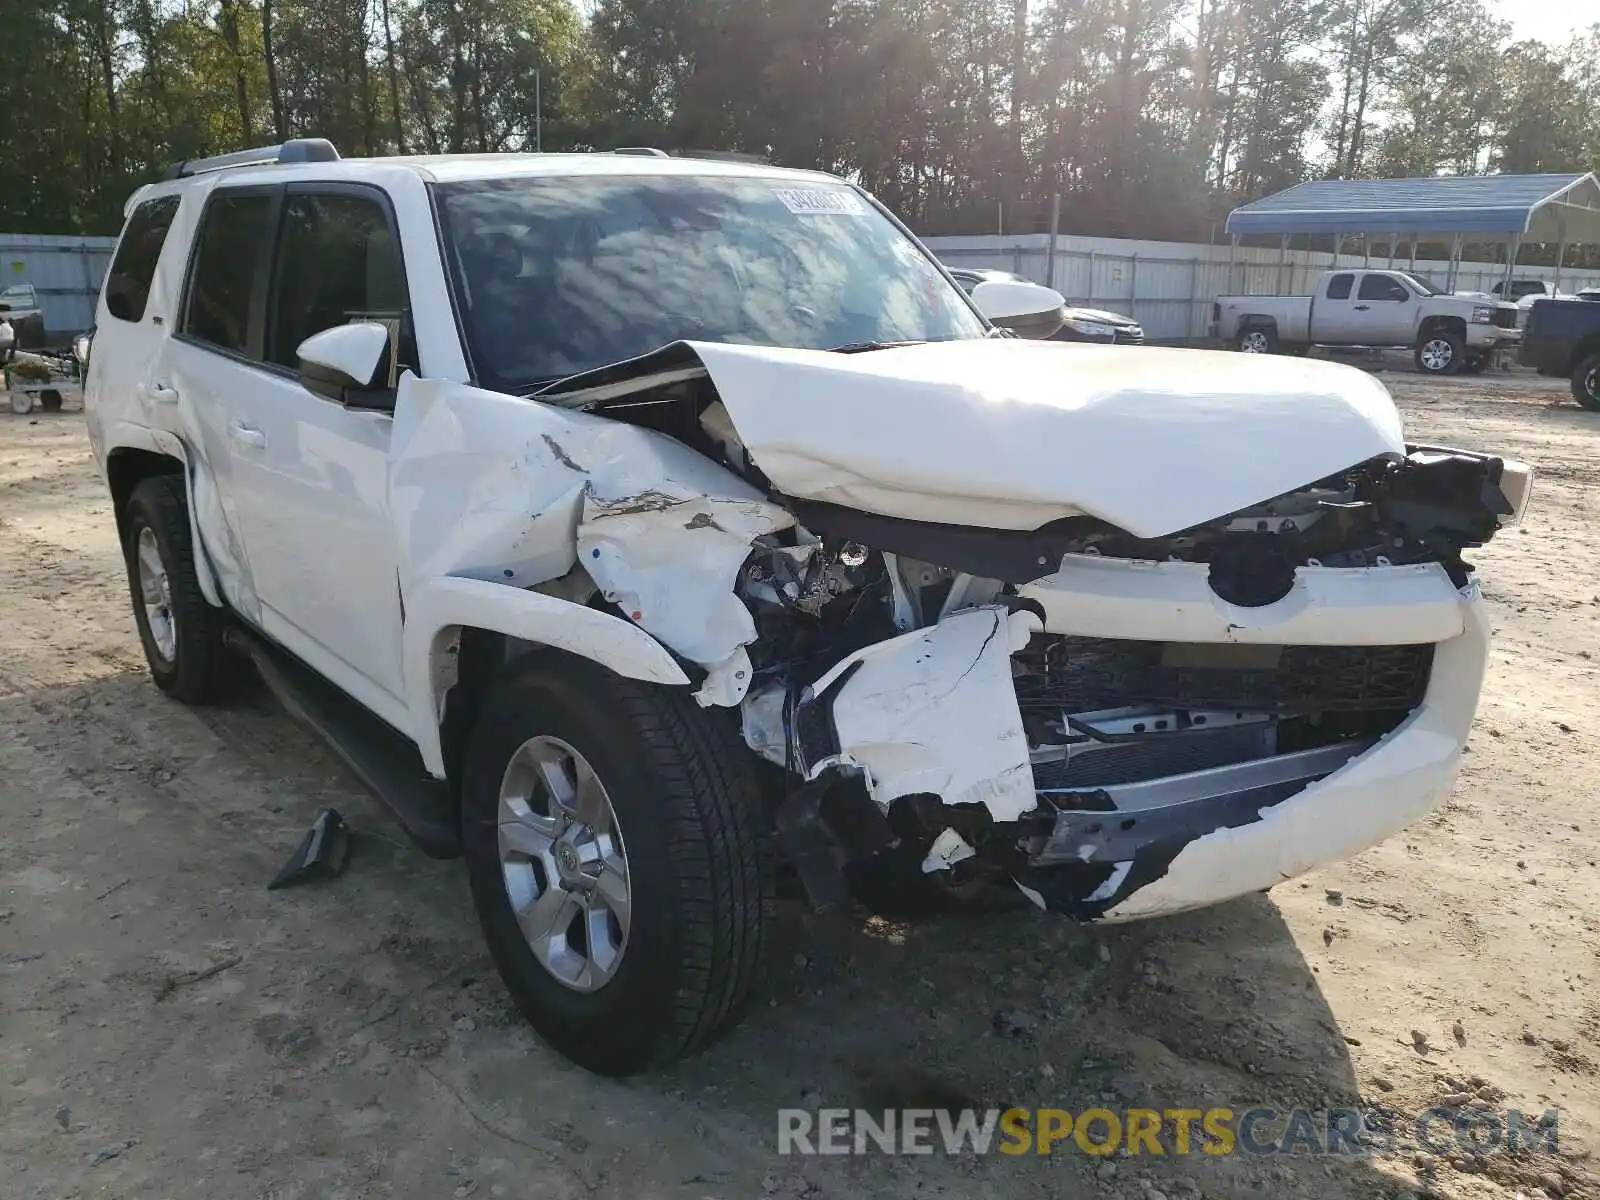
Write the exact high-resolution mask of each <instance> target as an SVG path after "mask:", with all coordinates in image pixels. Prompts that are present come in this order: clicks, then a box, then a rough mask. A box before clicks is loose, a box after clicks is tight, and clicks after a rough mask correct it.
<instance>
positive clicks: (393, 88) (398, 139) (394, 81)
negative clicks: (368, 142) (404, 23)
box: [383, 0, 406, 154]
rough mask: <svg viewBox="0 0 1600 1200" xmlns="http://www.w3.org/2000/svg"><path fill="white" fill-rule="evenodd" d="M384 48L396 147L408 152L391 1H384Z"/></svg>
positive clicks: (399, 150) (396, 149)
mask: <svg viewBox="0 0 1600 1200" xmlns="http://www.w3.org/2000/svg"><path fill="white" fill-rule="evenodd" d="M383 48H384V54H385V57H386V59H387V63H388V72H389V107H390V110H391V112H392V113H393V116H394V147H395V151H396V152H397V153H400V154H404V153H405V152H406V131H405V126H404V125H403V124H402V123H401V121H400V72H399V70H398V69H397V68H396V67H395V65H394V27H393V26H392V25H391V24H390V23H389V0H383Z"/></svg>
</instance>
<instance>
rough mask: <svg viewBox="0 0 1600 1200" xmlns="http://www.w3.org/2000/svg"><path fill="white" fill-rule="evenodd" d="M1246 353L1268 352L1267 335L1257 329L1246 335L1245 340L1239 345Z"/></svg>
mask: <svg viewBox="0 0 1600 1200" xmlns="http://www.w3.org/2000/svg"><path fill="white" fill-rule="evenodd" d="M1239 348H1240V349H1241V350H1243V351H1244V352H1245V353H1246V354H1265V353H1266V352H1267V335H1266V334H1264V333H1262V332H1261V331H1260V330H1257V331H1256V332H1254V333H1247V334H1245V335H1244V342H1243V343H1242V344H1241V345H1240V347H1239Z"/></svg>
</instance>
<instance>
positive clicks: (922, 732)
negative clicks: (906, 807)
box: [805, 605, 1040, 821]
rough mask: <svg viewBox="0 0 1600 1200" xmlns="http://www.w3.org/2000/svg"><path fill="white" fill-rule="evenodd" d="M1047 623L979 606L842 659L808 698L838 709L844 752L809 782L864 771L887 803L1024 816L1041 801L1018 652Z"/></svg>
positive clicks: (816, 765)
mask: <svg viewBox="0 0 1600 1200" xmlns="http://www.w3.org/2000/svg"><path fill="white" fill-rule="evenodd" d="M1039 627H1040V626H1039V619H1038V617H1037V616H1035V615H1034V614H1033V613H1029V612H1016V613H1013V612H1009V611H1008V610H1007V609H1005V608H1002V607H1000V606H998V605H994V606H989V607H985V608H972V609H966V610H964V611H962V612H959V613H956V614H954V615H953V616H950V617H946V618H945V619H944V620H943V621H940V622H939V624H937V625H932V626H929V627H928V628H925V629H918V630H915V631H913V632H911V633H907V634H902V635H901V636H900V637H897V638H892V639H890V640H889V641H886V642H879V643H877V644H876V645H873V646H868V647H867V648H866V649H864V650H858V651H857V652H856V653H854V654H852V655H850V656H849V657H848V658H845V659H843V660H842V661H841V662H839V663H838V664H837V665H836V666H834V668H833V669H832V670H830V671H829V672H828V673H827V674H826V675H824V676H823V677H822V678H821V679H819V680H818V681H817V682H816V684H815V685H813V687H812V688H811V690H810V693H809V698H808V700H807V701H806V702H805V703H806V705H807V706H809V705H810V704H828V703H831V707H832V725H833V729H834V730H835V731H836V733H837V736H838V747H839V749H838V753H837V754H834V755H831V756H829V757H827V758H825V759H822V760H820V761H818V762H808V763H806V764H805V765H806V775H807V778H809V779H815V778H816V777H817V776H818V775H820V774H821V773H822V772H823V771H824V770H825V769H827V768H828V767H830V766H838V765H847V766H856V767H860V768H861V770H862V771H863V772H865V774H866V778H867V786H868V789H869V790H870V792H871V794H872V798H873V800H875V801H876V802H877V803H878V804H880V805H888V804H889V802H890V801H892V800H895V799H897V798H899V797H901V796H909V795H915V794H919V793H931V794H933V795H936V796H939V797H940V798H941V799H942V800H943V801H944V803H945V804H983V805H985V806H986V807H987V808H988V809H989V812H990V814H991V815H992V816H993V817H994V819H995V820H996V821H1014V820H1016V819H1017V818H1018V817H1020V816H1021V815H1022V814H1023V813H1025V812H1027V811H1028V810H1030V809H1032V808H1033V807H1035V806H1036V804H1037V803H1038V801H1037V798H1036V796H1035V794H1034V787H1033V770H1032V767H1031V766H1030V765H1029V762H1028V739H1027V736H1026V735H1025V734H1024V732H1023V728H1022V714H1021V712H1020V711H1019V710H1018V708H1017V694H1016V688H1015V686H1014V685H1013V683H1012V678H1011V655H1012V654H1013V653H1015V652H1016V651H1017V650H1020V649H1021V648H1022V647H1023V646H1025V645H1027V643H1028V639H1029V637H1031V636H1032V635H1033V633H1034V632H1035V631H1037V630H1038V629H1039ZM857 664H859V665H857Z"/></svg>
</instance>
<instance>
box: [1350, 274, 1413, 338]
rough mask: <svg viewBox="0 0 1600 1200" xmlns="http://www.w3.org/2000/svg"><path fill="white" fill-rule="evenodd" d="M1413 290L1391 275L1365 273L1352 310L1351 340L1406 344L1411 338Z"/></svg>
mask: <svg viewBox="0 0 1600 1200" xmlns="http://www.w3.org/2000/svg"><path fill="white" fill-rule="evenodd" d="M1413 300H1414V297H1413V296H1412V294H1411V290H1410V289H1409V288H1407V287H1406V285H1405V284H1403V283H1401V282H1400V281H1399V280H1398V279H1396V278H1395V277H1394V276H1392V275H1363V276H1362V277H1361V286H1360V287H1359V288H1357V289H1356V302H1355V304H1354V306H1353V307H1352V309H1351V316H1352V317H1353V318H1354V321H1353V322H1352V326H1351V333H1352V336H1351V337H1350V338H1349V341H1350V342H1351V343H1352V344H1354V345H1357V346H1404V345H1407V344H1408V343H1409V342H1410V341H1411V326H1412V316H1413V315H1414V312H1415V310H1414V309H1413V307H1412V302H1413Z"/></svg>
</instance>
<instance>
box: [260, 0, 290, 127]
mask: <svg viewBox="0 0 1600 1200" xmlns="http://www.w3.org/2000/svg"><path fill="white" fill-rule="evenodd" d="M261 57H262V58H263V59H265V60H266V64H267V95H268V96H269V97H270V98H271V100H272V132H273V135H274V136H275V137H277V139H278V141H280V142H286V141H288V140H289V125H288V122H286V121H285V120H284V119H283V92H282V91H281V90H280V89H279V88H278V56H277V55H276V54H274V53H273V49H272V0H261Z"/></svg>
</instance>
